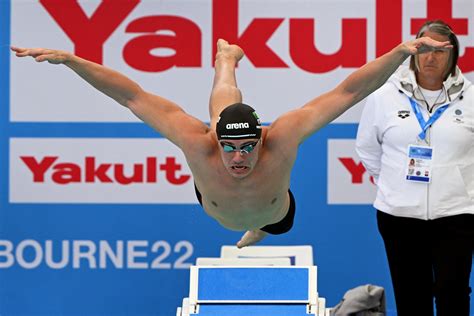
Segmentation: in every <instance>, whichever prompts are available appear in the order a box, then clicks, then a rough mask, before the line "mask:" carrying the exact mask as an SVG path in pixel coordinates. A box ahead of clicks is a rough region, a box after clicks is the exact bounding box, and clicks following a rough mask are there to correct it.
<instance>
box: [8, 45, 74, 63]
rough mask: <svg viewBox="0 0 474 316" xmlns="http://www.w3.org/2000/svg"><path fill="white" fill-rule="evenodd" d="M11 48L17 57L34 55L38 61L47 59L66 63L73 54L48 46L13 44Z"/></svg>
mask: <svg viewBox="0 0 474 316" xmlns="http://www.w3.org/2000/svg"><path fill="white" fill-rule="evenodd" d="M10 49H11V50H12V51H13V52H15V55H16V56H17V57H28V56H30V57H33V58H34V59H35V60H36V61H37V62H43V61H47V62H49V63H50V64H55V65H57V64H64V63H66V62H67V61H68V60H70V59H71V57H72V56H73V55H72V54H71V53H69V52H66V51H62V50H55V49H46V48H21V47H15V46H11V47H10Z"/></svg>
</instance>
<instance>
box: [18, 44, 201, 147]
mask: <svg viewBox="0 0 474 316" xmlns="http://www.w3.org/2000/svg"><path fill="white" fill-rule="evenodd" d="M11 50H12V51H13V52H15V53H16V56H17V57H28V56H29V57H33V58H34V59H35V60H36V61H37V62H44V61H47V62H49V63H51V64H64V65H65V66H67V67H69V68H70V69H72V70H73V71H74V72H76V73H77V74H78V75H79V76H80V77H82V78H83V79H84V80H85V81H87V82H88V83H89V84H91V85H92V86H93V87H94V88H96V89H97V90H99V91H101V92H103V93H104V94H106V95H107V96H109V97H111V98H112V99H114V100H115V101H117V102H118V103H120V104H121V105H123V106H125V107H127V108H129V109H130V110H131V111H132V112H133V113H134V114H135V115H136V116H138V117H139V118H140V119H141V120H143V121H144V122H145V123H147V124H148V125H150V126H151V127H153V128H154V129H156V130H157V131H158V132H160V133H161V134H162V135H163V136H165V137H166V138H168V139H169V140H171V141H172V142H174V143H175V144H176V145H178V146H179V147H182V145H183V142H185V141H189V139H190V137H192V136H195V135H196V134H204V133H206V132H207V131H208V130H209V129H208V127H207V126H206V125H205V124H204V123H202V122H201V121H199V120H197V119H196V118H194V117H192V116H190V115H188V114H186V113H185V112H184V111H183V110H182V109H181V108H180V107H179V106H178V105H176V104H175V103H173V102H171V101H169V100H167V99H165V98H163V97H160V96H158V95H154V94H151V93H148V92H146V91H144V90H143V89H142V88H141V87H140V86H139V85H138V84H137V83H136V82H134V81H132V80H130V79H129V78H127V77H126V76H124V75H122V74H121V73H119V72H117V71H115V70H113V69H110V68H107V67H105V66H102V65H100V64H97V63H94V62H91V61H88V60H86V59H83V58H80V57H78V56H76V55H74V54H72V53H69V52H67V51H62V50H53V49H45V48H19V47H14V46H12V47H11ZM176 122H180V124H176Z"/></svg>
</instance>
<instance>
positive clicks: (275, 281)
mask: <svg viewBox="0 0 474 316" xmlns="http://www.w3.org/2000/svg"><path fill="white" fill-rule="evenodd" d="M225 247H228V246H224V247H223V249H224V248H225ZM304 247H308V246H304ZM231 248H235V247H231ZM262 248H269V247H258V246H255V247H247V248H244V249H239V250H238V251H237V253H238V254H239V255H236V256H234V252H235V249H236V248H235V249H232V251H230V252H228V250H225V252H226V253H227V257H226V258H222V259H224V261H225V264H229V260H231V261H230V263H232V260H236V261H235V262H237V264H233V265H220V264H219V262H218V261H212V260H211V261H209V258H207V259H206V260H207V261H208V262H212V263H211V264H212V265H198V266H192V267H191V270H190V273H191V276H190V290H189V297H188V298H185V299H183V304H182V306H181V307H178V309H177V313H176V315H177V316H188V315H202V316H217V315H219V316H222V315H228V316H244V315H245V316H247V315H253V316H272V315H275V316H290V315H291V316H298V315H318V316H328V315H329V311H328V310H327V309H326V307H325V302H326V301H325V299H324V298H320V297H318V292H317V268H316V266H313V265H312V250H311V248H309V252H308V248H306V249H305V252H306V255H308V254H309V255H310V258H308V257H307V258H306V259H305V260H306V261H305V263H308V260H309V259H310V260H311V265H294V264H295V263H296V262H297V260H295V255H294V253H291V251H290V255H292V257H293V259H291V260H289V261H290V263H293V265H289V264H288V258H286V259H284V261H283V263H284V264H283V265H274V264H273V263H272V261H271V259H270V260H269V258H271V257H273V258H274V259H276V260H280V262H281V260H282V258H284V257H285V256H284V255H283V254H282V253H281V249H279V248H292V247H276V248H273V247H270V248H272V249H271V250H270V253H268V249H265V250H266V251H267V252H266V251H262V250H264V249H262ZM228 249H229V248H228ZM249 249H251V250H249ZM295 249H297V248H295V247H293V249H292V250H295ZM301 249H302V248H299V247H298V250H299V251H301ZM241 250H243V251H245V252H247V254H242V252H243V251H241ZM275 250H276V251H275ZM229 253H232V254H231V255H229ZM221 254H222V253H221ZM263 254H265V255H263ZM299 255H300V258H301V253H300V254H299ZM223 257H224V256H223ZM245 257H246V258H247V259H246V258H245ZM214 259H218V258H214ZM206 260H201V263H205V261H206ZM242 260H243V261H245V260H253V263H255V260H257V261H258V260H264V263H263V265H249V264H248V263H243V261H242ZM199 261H200V260H198V262H199ZM300 262H301V260H300Z"/></svg>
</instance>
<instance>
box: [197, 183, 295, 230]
mask: <svg viewBox="0 0 474 316" xmlns="http://www.w3.org/2000/svg"><path fill="white" fill-rule="evenodd" d="M194 190H195V191H196V197H197V199H198V201H199V204H201V206H202V195H201V192H199V190H198V189H197V187H196V184H194ZM288 194H289V195H290V206H289V207H288V213H286V215H285V217H284V218H283V219H282V220H281V221H279V222H278V223H275V224H270V225H266V226H264V227H262V228H260V230H263V231H264V232H267V233H269V234H272V235H280V234H284V233H286V232H288V231H289V230H290V229H291V227H293V220H294V218H295V211H296V202H295V197H294V196H293V193H291V190H290V189H288Z"/></svg>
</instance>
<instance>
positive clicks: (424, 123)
mask: <svg viewBox="0 0 474 316" xmlns="http://www.w3.org/2000/svg"><path fill="white" fill-rule="evenodd" d="M409 99H410V103H411V107H412V109H413V112H415V116H416V118H417V119H418V123H419V124H420V127H421V133H420V134H418V137H420V139H421V140H424V139H425V138H426V130H427V129H428V128H430V127H431V125H433V124H434V122H436V120H437V119H439V117H440V116H441V114H443V113H444V111H446V109H447V108H448V106H449V104H446V105H443V106H442V107H440V108H438V109H437V110H436V111H435V112H434V114H433V115H432V116H430V118H429V119H428V121H425V119H424V118H423V114H421V111H420V109H419V108H418V104H417V103H416V102H415V101H414V100H413V99H412V98H409Z"/></svg>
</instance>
